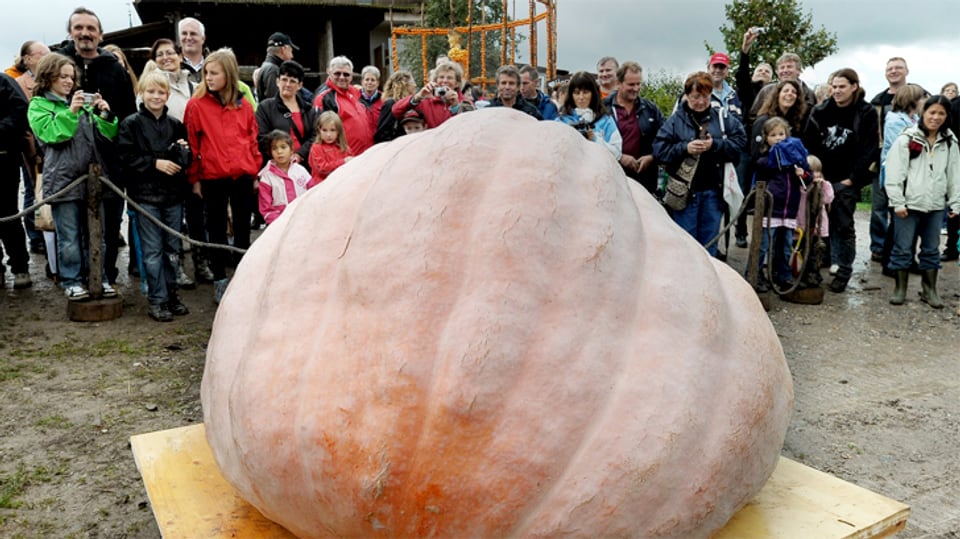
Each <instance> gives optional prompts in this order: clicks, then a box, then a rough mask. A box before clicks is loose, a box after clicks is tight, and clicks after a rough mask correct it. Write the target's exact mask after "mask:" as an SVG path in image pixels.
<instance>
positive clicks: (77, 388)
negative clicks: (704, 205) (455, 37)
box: [0, 214, 960, 539]
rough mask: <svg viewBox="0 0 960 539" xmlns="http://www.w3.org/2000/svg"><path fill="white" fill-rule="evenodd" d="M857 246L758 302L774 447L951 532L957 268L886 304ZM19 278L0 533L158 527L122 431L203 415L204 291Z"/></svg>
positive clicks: (940, 532)
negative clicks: (102, 315) (799, 300)
mask: <svg viewBox="0 0 960 539" xmlns="http://www.w3.org/2000/svg"><path fill="white" fill-rule="evenodd" d="M859 217H860V218H861V222H860V223H859V225H858V226H859V237H860V238H861V239H862V238H864V237H865V231H866V230H865V223H864V222H862V219H863V218H865V215H862V214H861V215H860V216H859ZM859 251H860V257H861V258H860V259H859V260H858V262H857V264H856V267H855V274H854V279H853V281H851V286H850V289H849V290H848V292H847V293H845V294H840V295H837V294H833V293H830V292H827V293H826V297H825V301H824V303H823V304H822V305H819V306H808V305H794V304H789V303H785V302H782V301H780V300H778V299H774V300H773V302H772V308H771V310H770V312H769V315H770V318H771V320H772V321H773V323H774V325H775V326H776V328H777V332H778V334H779V335H780V338H781V340H782V342H783V347H784V349H785V351H786V355H787V359H788V361H789V364H790V368H791V369H792V372H793V378H794V382H795V388H796V407H795V410H794V416H793V421H792V424H791V426H790V430H789V432H788V433H787V439H786V443H785V445H784V449H783V454H784V455H785V456H788V457H790V458H793V459H796V460H798V461H800V462H803V463H805V464H807V465H809V466H812V467H814V468H817V469H819V470H823V471H825V472H828V473H831V474H833V475H836V476H838V477H840V478H842V479H845V480H847V481H851V482H853V483H856V484H858V485H861V486H863V487H865V488H868V489H870V490H873V491H876V492H879V493H881V494H884V495H886V496H889V497H891V498H894V499H897V500H900V501H903V502H905V503H908V504H909V505H910V506H911V507H912V514H911V516H910V519H909V521H908V525H907V529H906V530H905V531H904V532H902V533H901V534H900V535H899V536H898V537H903V538H924V539H933V538H938V539H939V538H960V504H958V503H957V500H958V499H960V466H958V465H957V458H956V451H957V447H960V421H958V420H960V390H958V385H960V376H958V373H960V368H958V360H960V357H958V353H957V351H956V348H955V346H956V344H955V343H956V342H957V340H958V327H960V317H958V316H957V314H956V306H957V302H958V301H960V300H958V297H957V296H958V292H960V273H958V268H957V265H956V264H955V263H951V264H947V265H946V267H945V268H944V270H943V271H942V274H941V275H942V276H941V291H942V294H943V296H944V297H945V299H947V300H948V307H947V308H946V309H943V310H941V311H934V310H933V309H931V308H929V307H928V306H926V305H925V304H922V303H920V301H919V300H918V299H917V292H916V291H917V290H918V289H919V278H917V277H913V278H912V280H911V283H910V290H909V299H908V302H907V303H906V304H905V305H903V306H902V307H893V306H891V305H889V304H888V303H887V298H888V296H889V294H890V292H891V290H892V280H890V279H887V278H885V277H882V276H881V275H880V271H879V269H880V268H879V266H878V265H877V264H872V263H870V262H869V261H867V260H866V259H864V256H865V253H866V251H867V249H866V244H865V243H864V244H862V247H861V248H860V249H859ZM744 256H745V251H744V250H742V249H733V250H732V251H731V257H730V259H731V264H732V265H735V266H736V267H737V268H742V267H743V260H744ZM124 264H125V261H124ZM32 275H33V278H34V281H35V286H34V287H33V288H32V289H28V290H22V291H14V290H12V289H11V288H10V286H11V284H10V283H11V281H10V279H11V277H10V276H9V274H8V276H7V279H8V283H7V288H6V289H5V290H3V291H0V305H2V308H0V328H2V329H0V537H4V538H18V537H24V538H34V537H37V538H40V537H42V538H46V537H67V538H156V537H159V531H158V529H157V525H156V523H155V521H154V518H153V513H152V512H151V509H150V506H149V503H148V500H147V495H146V492H145V490H144V487H143V484H142V481H141V479H140V475H139V473H138V472H137V469H136V466H135V464H134V460H133V456H132V453H131V452H130V446H129V442H128V439H129V437H130V436H131V435H133V434H138V433H145V432H152V431H155V430H162V429H168V428H173V427H178V426H182V425H187V424H191V423H196V422H199V421H202V413H201V409H200V401H199V388H200V379H201V375H202V372H203V362H204V349H205V345H206V342H207V339H208V337H209V331H210V326H211V323H212V320H213V316H214V313H215V306H214V304H213V301H212V299H211V298H212V288H211V286H210V285H201V286H200V287H199V288H198V289H197V290H194V291H184V292H183V294H182V295H183V298H184V301H185V303H186V304H187V305H188V306H189V307H190V309H191V311H192V312H191V314H190V315H188V316H186V317H183V318H178V319H176V320H175V321H174V322H172V323H167V324H160V323H157V322H154V321H152V320H151V319H149V318H148V317H147V315H146V300H145V298H144V297H143V296H142V295H141V293H140V290H139V281H138V280H137V279H135V278H128V277H127V276H126V275H124V276H123V277H122V278H121V283H120V287H119V289H120V291H121V293H122V295H123V298H124V300H123V310H124V312H123V316H122V317H121V318H119V319H117V320H114V321H111V322H104V323H96V324H86V323H74V322H70V321H68V320H67V316H66V305H65V304H66V300H65V299H64V298H63V296H62V294H61V293H60V292H59V290H58V289H56V288H54V286H53V285H52V284H51V283H50V281H48V280H47V279H46V278H45V277H44V274H43V259H42V257H41V256H38V255H33V256H32Z"/></svg>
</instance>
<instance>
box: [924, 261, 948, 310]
mask: <svg viewBox="0 0 960 539" xmlns="http://www.w3.org/2000/svg"><path fill="white" fill-rule="evenodd" d="M939 272H940V270H935V269H931V270H923V272H922V273H921V282H920V284H921V286H922V290H920V299H921V300H923V302H924V303H926V304H927V305H929V306H931V307H933V308H934V309H942V308H943V300H942V299H940V295H939V294H937V274H938V273H939Z"/></svg>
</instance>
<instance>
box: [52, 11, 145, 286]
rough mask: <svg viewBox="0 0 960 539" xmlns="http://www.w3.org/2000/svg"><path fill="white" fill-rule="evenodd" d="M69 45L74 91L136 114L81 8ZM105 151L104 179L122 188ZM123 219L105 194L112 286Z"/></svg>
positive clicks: (106, 258) (128, 90) (129, 88)
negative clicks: (73, 71)
mask: <svg viewBox="0 0 960 539" xmlns="http://www.w3.org/2000/svg"><path fill="white" fill-rule="evenodd" d="M67 30H68V31H69V32H70V39H71V42H70V43H69V44H68V45H67V46H66V47H64V48H63V49H62V50H61V51H60V52H61V53H62V54H64V55H65V56H68V57H70V58H72V59H73V61H74V62H76V64H77V87H78V89H79V90H82V91H84V92H87V93H91V94H94V93H95V94H100V97H101V98H102V99H103V100H104V101H106V102H107V104H109V105H110V113H111V114H115V115H116V116H117V117H118V118H126V117H127V116H129V115H131V114H133V113H134V112H136V111H137V105H136V101H135V100H134V96H135V95H136V93H135V92H134V88H133V83H132V82H131V80H130V77H129V76H128V75H127V70H126V69H124V67H123V65H121V64H120V62H119V61H118V60H117V57H116V56H114V55H113V54H112V53H111V52H110V51H107V50H105V49H102V48H100V43H101V41H103V26H102V25H101V24H100V18H99V17H97V15H96V13H94V12H92V11H90V10H89V9H87V8H84V7H78V8H77V9H75V10H73V13H72V14H71V15H70V19H69V20H68V23H67ZM103 149H104V150H107V152H106V153H107V155H105V156H104V161H105V162H106V165H107V176H108V177H109V178H110V179H111V180H113V182H114V183H116V184H118V185H121V186H122V184H123V181H122V180H123V176H122V174H121V173H120V160H119V157H118V156H117V154H116V152H115V151H112V150H113V143H112V142H110V143H108V144H106V145H105V147H104V148H103ZM122 217H123V199H122V198H120V197H118V196H117V195H116V194H114V193H113V191H110V190H107V191H105V193H104V197H103V230H104V236H105V237H104V243H105V244H106V250H105V252H104V254H103V264H104V270H105V272H106V274H107V279H108V280H109V282H110V284H114V283H116V279H117V275H118V273H119V271H118V270H117V256H118V254H119V253H118V251H119V247H120V242H119V239H120V222H121V219H122ZM108 294H110V295H113V294H115V292H113V291H112V289H111V288H108V287H106V286H104V295H105V296H106V295H108Z"/></svg>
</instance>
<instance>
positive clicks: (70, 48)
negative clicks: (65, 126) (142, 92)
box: [58, 42, 137, 120]
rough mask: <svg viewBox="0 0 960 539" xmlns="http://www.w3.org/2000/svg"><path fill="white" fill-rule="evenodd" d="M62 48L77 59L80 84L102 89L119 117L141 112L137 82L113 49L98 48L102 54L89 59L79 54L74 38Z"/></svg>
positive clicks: (97, 90)
mask: <svg viewBox="0 0 960 539" xmlns="http://www.w3.org/2000/svg"><path fill="white" fill-rule="evenodd" d="M58 52H60V53H61V54H63V55H65V56H68V57H70V58H72V59H73V61H74V62H76V63H77V86H78V87H79V88H82V89H83V91H84V92H89V93H99V94H100V95H101V96H102V97H103V99H105V100H106V102H107V104H109V105H110V111H111V112H113V113H114V114H116V115H117V118H120V119H121V120H122V119H124V118H126V117H127V116H129V115H131V114H133V113H134V112H137V101H136V95H137V94H136V91H135V89H134V87H133V82H132V81H131V80H130V77H129V76H128V75H127V70H126V69H124V68H123V66H122V65H120V61H119V60H117V57H116V56H114V55H113V53H111V52H110V51H107V50H104V49H97V53H98V56H97V57H96V58H94V59H93V60H90V61H89V62H86V61H85V60H84V59H83V58H81V57H80V56H79V55H78V54H77V49H76V47H75V46H74V44H73V42H70V43H69V44H68V45H67V46H66V47H64V48H63V49H62V50H60V51H58Z"/></svg>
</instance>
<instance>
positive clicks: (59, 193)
mask: <svg viewBox="0 0 960 539" xmlns="http://www.w3.org/2000/svg"><path fill="white" fill-rule="evenodd" d="M88 176H89V174H84V175H83V176H80V177H79V178H77V179H76V180H73V181H72V182H70V183H68V184H67V185H66V187H64V188H63V189H61V190H59V191H57V192H56V193H54V194H52V195H50V196H48V197H45V198H44V199H43V200H40V201H38V202H37V203H36V204H34V205H33V206H30V207H28V208H24V209H23V210H22V211H21V212H20V213H17V214H15V215H10V216H7V217H0V223H5V222H7V221H13V220H14V219H20V218H22V217H23V216H25V215H30V214H32V213H33V212H35V211H37V209H38V208H40V207H41V206H43V205H44V204H49V203H51V202H53V201H54V200H57V199H59V198H62V197H64V196H65V195H66V194H67V191H69V190H71V189H73V188H74V187H76V186H78V185H80V184H81V183H83V182H85V181H86V180H87V177H88ZM100 181H101V182H102V183H103V184H104V185H106V186H107V187H109V188H110V189H111V190H112V191H113V192H115V193H117V194H118V195H120V198H122V199H123V200H126V201H127V204H128V205H129V206H130V207H131V208H133V209H134V210H136V211H137V213H139V214H141V215H143V216H144V217H146V218H147V219H148V220H150V222H152V223H153V224H155V225H157V226H159V227H160V228H161V229H163V231H164V232H167V233H169V234H173V235H174V236H176V237H177V238H179V239H180V241H185V242H187V243H189V244H191V245H195V246H197V247H203V248H206V249H223V250H226V251H232V252H234V253H240V254H243V253H246V252H247V250H246V249H241V248H239V247H234V246H233V245H223V244H220V243H208V242H205V241H197V240H194V239H192V238H191V237H190V236H187V235H185V234H183V233H181V232H180V231H179V230H174V229H173V228H170V227H169V226H167V225H166V224H164V223H163V221H161V220H160V219H157V218H156V217H154V216H153V215H151V214H150V213H149V212H147V211H146V210H144V209H143V207H142V206H140V205H139V204H137V203H136V202H134V201H133V200H131V199H130V197H128V196H127V195H126V193H124V192H123V189H120V188H119V187H117V186H116V185H114V183H113V182H111V181H110V180H109V179H108V178H107V177H105V176H100Z"/></svg>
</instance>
